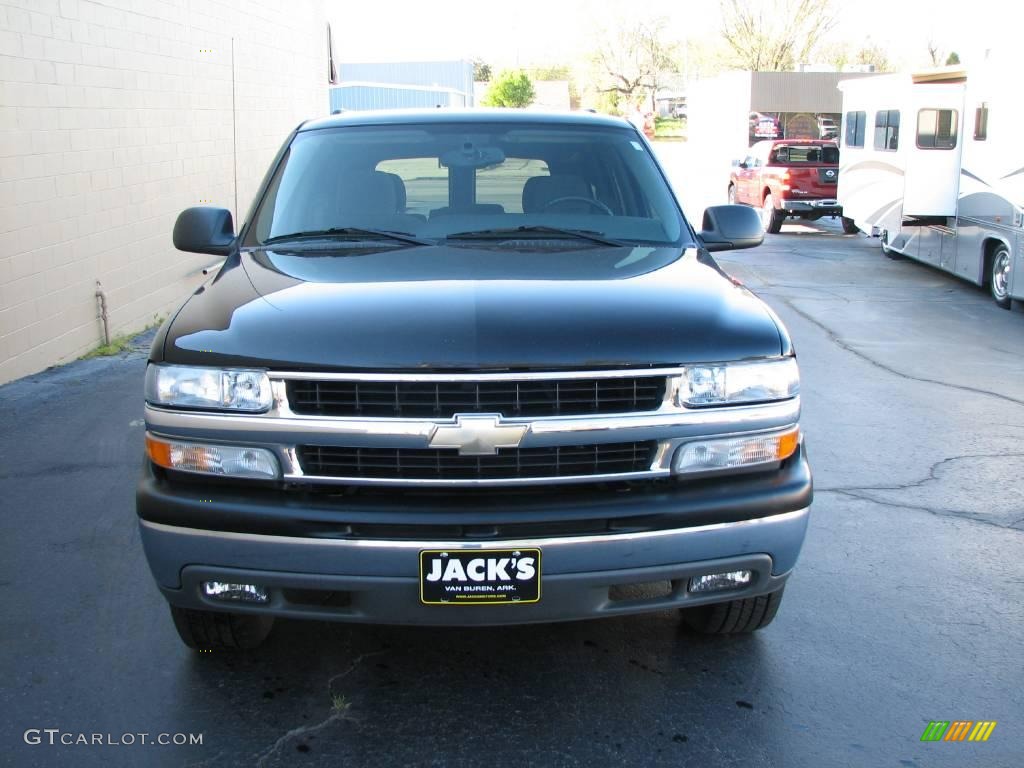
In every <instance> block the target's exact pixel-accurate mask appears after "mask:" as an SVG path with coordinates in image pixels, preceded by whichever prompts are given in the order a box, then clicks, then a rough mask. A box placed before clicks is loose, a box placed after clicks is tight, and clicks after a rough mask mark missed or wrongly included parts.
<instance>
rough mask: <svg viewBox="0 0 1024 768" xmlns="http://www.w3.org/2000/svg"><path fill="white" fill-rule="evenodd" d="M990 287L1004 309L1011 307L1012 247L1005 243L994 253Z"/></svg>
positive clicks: (994, 297) (997, 301) (993, 295)
mask: <svg viewBox="0 0 1024 768" xmlns="http://www.w3.org/2000/svg"><path fill="white" fill-rule="evenodd" d="M988 289H989V291H991V292H992V298H993V299H995V302H996V304H997V305H999V306H1000V307H1002V308H1003V309H1009V308H1010V304H1011V301H1010V249H1009V248H1007V247H1006V246H1005V245H1000V246H999V247H998V248H997V249H996V252H995V253H994V254H992V269H991V271H990V272H989V278H988Z"/></svg>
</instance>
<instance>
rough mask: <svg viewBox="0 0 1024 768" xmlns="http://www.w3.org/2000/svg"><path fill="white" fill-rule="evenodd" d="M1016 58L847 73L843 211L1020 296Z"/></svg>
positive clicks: (1022, 257) (892, 244)
mask: <svg viewBox="0 0 1024 768" xmlns="http://www.w3.org/2000/svg"><path fill="white" fill-rule="evenodd" d="M1013 72H1014V69H1013V68H1001V67H999V66H998V65H997V64H996V63H995V61H992V60H987V61H985V62H984V64H982V65H980V66H979V67H978V68H976V69H975V68H971V69H969V70H965V69H958V68H942V69H936V70H930V71H928V72H922V73H918V74H914V75H908V74H902V75H886V76H882V77H877V78H871V79H869V80H846V81H843V82H841V83H840V84H839V88H840V90H841V91H842V92H843V121H842V131H841V151H840V167H839V187H838V190H837V197H838V199H839V202H840V204H841V205H842V206H843V215H844V217H846V218H849V219H853V221H854V222H856V224H857V226H858V227H859V228H860V229H861V230H862V231H864V232H867V233H870V234H872V235H875V236H880V237H881V243H882V252H883V253H885V254H886V255H888V256H891V257H894V258H896V257H899V256H908V257H910V258H913V259H918V260H920V261H923V262H926V263H928V264H931V265H933V266H935V267H938V268H940V269H944V270H946V271H948V272H952V273H953V274H955V275H957V276H959V277H962V278H964V279H966V280H970V281H971V282H973V283H976V284H977V285H982V286H987V287H988V288H989V290H990V291H991V293H992V297H993V298H994V299H995V301H996V303H997V304H999V306H1001V307H1005V308H1007V309H1008V308H1009V307H1010V306H1011V304H1012V302H1013V301H1015V300H1016V301H1019V300H1022V299H1024V229H1022V223H1024V222H1022V213H1021V212H1022V207H1024V99H1021V97H1020V95H1019V93H1018V90H1019V89H1018V88H1017V87H1015V86H1014V85H1012V84H1011V80H1010V75H1011V73H1013Z"/></svg>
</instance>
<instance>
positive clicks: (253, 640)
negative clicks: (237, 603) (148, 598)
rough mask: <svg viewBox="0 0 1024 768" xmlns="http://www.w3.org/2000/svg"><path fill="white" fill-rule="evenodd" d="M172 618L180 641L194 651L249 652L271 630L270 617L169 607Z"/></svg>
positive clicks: (271, 621) (272, 624)
mask: <svg viewBox="0 0 1024 768" xmlns="http://www.w3.org/2000/svg"><path fill="white" fill-rule="evenodd" d="M171 618H172V619H174V628H175V629H176V630H178V636H179V637H180V638H181V641H182V642H183V643H184V644H185V645H187V646H188V647H189V648H192V649H194V650H197V651H251V650H253V649H254V648H258V647H259V646H260V645H261V644H262V643H263V641H264V640H266V639H267V635H269V634H270V630H271V629H273V627H274V617H273V616H260V615H257V614H248V613H246V614H242V613H221V612H220V611H197V610H193V609H191V608H179V607H177V606H176V605H172V606H171Z"/></svg>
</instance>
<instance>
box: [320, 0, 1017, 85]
mask: <svg viewBox="0 0 1024 768" xmlns="http://www.w3.org/2000/svg"><path fill="white" fill-rule="evenodd" d="M324 4H325V8H326V12H327V18H328V21H330V22H331V27H332V31H333V33H334V40H335V53H336V55H337V57H338V59H339V60H340V61H342V62H344V61H376V62H380V61H418V60H434V61H436V60H451V59H482V60H484V61H486V62H487V63H489V64H491V65H492V67H495V68H497V69H501V68H506V67H515V66H523V67H529V66H540V65H550V64H557V63H571V62H573V61H576V60H580V59H582V58H584V57H586V55H587V53H588V52H589V51H590V50H592V49H593V48H594V47H595V46H594V42H593V41H594V39H595V37H597V36H598V35H599V34H600V30H601V29H603V28H609V27H613V26H614V25H615V24H616V22H617V21H618V20H621V19H630V18H634V17H635V16H637V15H638V14H642V15H643V16H644V17H647V18H651V19H654V18H664V19H665V20H666V21H667V24H668V33H669V34H670V35H671V36H673V37H675V38H677V39H680V40H682V39H687V38H690V39H698V38H702V37H704V36H707V37H711V38H717V36H718V28H719V21H720V13H719V2H718V0H674V1H673V0H603V1H598V0H502V2H495V0H431V1H429V2H428V1H427V0H383V1H382V2H365V1H364V0H360V2H353V0H324ZM836 7H837V8H838V10H839V24H838V26H837V27H836V29H835V30H834V31H833V32H832V33H831V38H832V39H836V40H846V41H849V42H852V43H855V44H856V43H859V42H861V41H864V40H867V39H870V40H871V41H872V42H874V43H877V44H879V45H881V46H882V47H883V48H884V49H886V50H887V51H888V52H889V54H890V59H891V60H893V61H894V62H897V63H898V64H900V65H902V66H914V65H915V64H918V63H919V62H915V61H914V60H913V59H915V58H916V59H922V58H924V57H926V56H927V44H928V41H929V40H933V41H935V43H936V44H937V45H938V47H939V48H940V49H942V50H943V51H946V52H948V51H956V52H957V53H958V54H959V55H960V58H961V60H962V61H963V62H964V63H969V62H970V60H971V59H972V58H980V57H981V56H982V52H983V51H984V49H986V48H988V47H992V46H998V45H999V40H1000V38H1004V39H1006V40H1007V41H1008V40H1009V37H1008V35H1009V34H1010V32H1011V30H1013V29H1014V28H1019V27H1020V24H1019V22H1020V21H1024V10H1022V7H1021V5H1020V4H1019V0H970V2H953V1H952V0H929V1H928V2H922V1H921V0H841V1H840V2H837V3H836ZM1013 17H1016V21H1017V22H1018V23H1014V18H1013Z"/></svg>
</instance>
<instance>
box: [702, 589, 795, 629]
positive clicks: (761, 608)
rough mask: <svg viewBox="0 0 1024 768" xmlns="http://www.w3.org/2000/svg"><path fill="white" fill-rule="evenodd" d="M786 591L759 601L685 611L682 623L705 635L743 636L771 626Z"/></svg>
mask: <svg viewBox="0 0 1024 768" xmlns="http://www.w3.org/2000/svg"><path fill="white" fill-rule="evenodd" d="M783 590H785V587H783V588H782V589H778V590H776V591H775V592H769V593H768V594H767V595H761V596H759V597H745V598H742V599H740V600H730V601H729V602H727V603H713V604H711V605H701V606H698V607H696V608H684V609H683V610H682V614H683V623H684V624H685V625H686V626H687V628H689V629H691V630H693V631H694V632H700V633H701V634H704V635H740V634H746V633H748V632H754V631H756V630H758V629H761V628H763V627H767V626H768V625H769V624H771V623H772V619H774V618H775V614H776V613H778V612H779V605H780V604H781V603H782V592H783Z"/></svg>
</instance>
